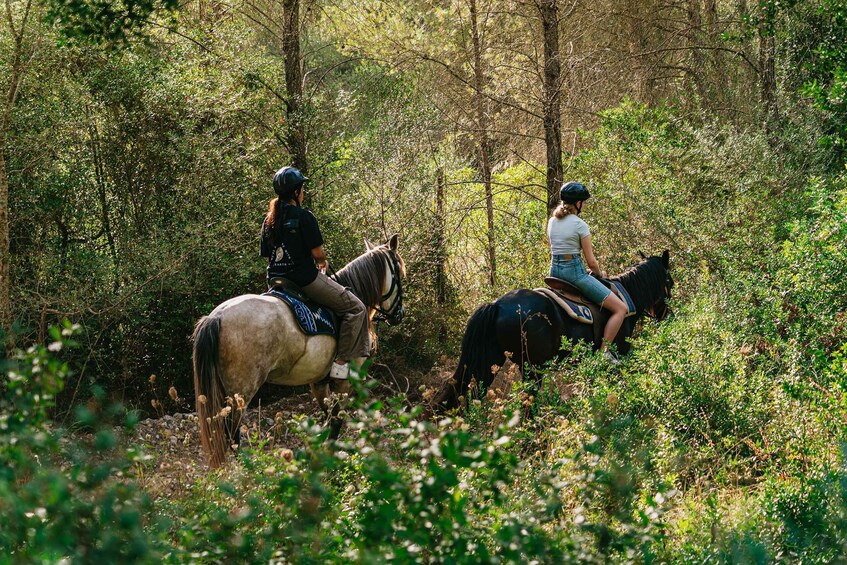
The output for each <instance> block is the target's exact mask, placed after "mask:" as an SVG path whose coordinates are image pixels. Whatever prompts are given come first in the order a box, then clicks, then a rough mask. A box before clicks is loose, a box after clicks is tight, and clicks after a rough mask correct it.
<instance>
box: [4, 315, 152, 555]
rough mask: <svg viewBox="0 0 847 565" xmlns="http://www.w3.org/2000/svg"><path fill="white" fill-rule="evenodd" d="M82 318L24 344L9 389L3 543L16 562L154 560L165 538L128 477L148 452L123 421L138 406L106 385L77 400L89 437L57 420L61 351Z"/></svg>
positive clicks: (63, 369) (64, 372) (129, 420)
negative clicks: (133, 443)
mask: <svg viewBox="0 0 847 565" xmlns="http://www.w3.org/2000/svg"><path fill="white" fill-rule="evenodd" d="M76 331H77V328H76V327H75V326H71V325H70V324H68V323H66V324H65V325H64V327H63V328H62V329H61V331H60V330H59V329H58V328H52V329H51V330H50V335H51V338H52V340H53V341H52V342H51V343H50V345H48V346H46V347H44V346H40V345H39V346H33V347H31V348H30V349H28V350H27V351H26V352H24V353H19V354H17V355H16V356H15V357H14V358H13V359H12V360H11V365H10V367H9V368H8V369H7V371H6V373H5V379H4V382H3V391H4V394H3V395H2V397H0V523H2V524H3V527H2V528H0V547H2V548H3V552H2V553H3V556H4V557H3V559H4V560H5V559H9V560H11V561H13V562H18V563H19V562H57V561H60V560H63V559H69V560H71V561H74V562H77V561H85V562H92V561H102V562H107V563H117V562H122V563H125V562H134V561H153V560H156V559H158V558H159V553H158V551H157V544H156V543H155V542H154V540H153V539H152V538H151V537H150V535H149V534H148V532H147V530H146V529H145V528H148V527H150V526H151V525H155V515H154V514H153V513H152V512H151V508H152V507H151V502H150V500H149V498H148V497H147V496H146V495H145V494H144V493H143V492H141V491H140V490H139V488H138V487H137V485H135V484H133V483H132V482H125V481H123V480H121V477H122V476H123V475H124V474H125V473H126V472H127V471H128V470H129V469H130V467H131V466H132V465H133V464H134V463H135V462H137V461H140V460H141V455H140V454H139V453H137V452H134V451H132V450H130V451H127V450H126V449H125V447H124V446H122V445H121V443H120V438H119V435H118V434H116V433H115V431H114V430H113V425H115V424H117V425H118V426H120V427H122V428H124V429H127V430H128V429H131V428H132V426H133V425H134V423H135V421H136V416H135V415H134V414H132V413H127V412H126V411H125V410H123V409H122V408H121V407H120V406H117V405H108V404H107V403H105V399H104V396H103V395H102V391H100V392H99V393H96V394H95V395H94V397H93V398H92V399H91V400H90V401H89V402H88V403H87V404H84V405H80V406H79V407H77V410H76V420H75V421H76V424H75V425H76V427H77V428H78V429H79V430H80V431H84V438H83V439H74V438H71V437H68V436H67V435H66V434H65V432H64V430H62V429H61V428H60V427H58V426H57V425H56V423H55V422H51V421H50V419H49V411H50V409H51V408H52V407H53V405H54V404H53V403H54V399H55V395H56V394H57V393H58V392H59V391H61V389H62V387H63V386H64V383H65V381H66V379H67V377H68V375H69V374H70V369H69V367H68V365H67V364H66V363H63V362H62V361H60V360H58V358H57V355H58V354H59V353H60V352H62V351H63V350H64V349H65V348H68V347H73V346H74V345H75V343H74V341H73V340H72V335H73V334H74V333H76Z"/></svg>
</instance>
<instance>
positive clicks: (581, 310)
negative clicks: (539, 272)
mask: <svg viewBox="0 0 847 565" xmlns="http://www.w3.org/2000/svg"><path fill="white" fill-rule="evenodd" d="M535 292H540V293H541V294H543V295H545V296H547V297H548V298H550V299H551V300H552V301H553V302H555V303H556V304H558V305H559V307H561V308H562V310H564V311H565V312H567V314H568V316H570V317H571V318H573V319H574V320H576V321H578V322H582V323H583V324H590V325H593V324H594V313H593V312H592V311H591V310H592V309H591V307H590V306H589V305H588V304H587V303H583V302H577V301H575V300H571V298H570V297H569V296H568V295H567V294H565V293H563V292H561V291H558V290H553V289H550V288H536V289H535ZM583 300H584V299H583Z"/></svg>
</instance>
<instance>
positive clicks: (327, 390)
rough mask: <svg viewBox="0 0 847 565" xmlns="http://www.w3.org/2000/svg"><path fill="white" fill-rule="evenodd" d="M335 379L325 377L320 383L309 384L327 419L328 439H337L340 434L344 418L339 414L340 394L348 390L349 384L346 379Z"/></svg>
mask: <svg viewBox="0 0 847 565" xmlns="http://www.w3.org/2000/svg"><path fill="white" fill-rule="evenodd" d="M331 381H337V379H325V380H324V381H322V382H320V383H315V384H312V385H310V388H311V389H312V396H314V397H315V400H316V401H317V402H318V405H320V407H321V410H323V412H324V415H326V416H327V417H328V419H329V439H333V440H334V439H338V436H339V435H341V427H342V426H343V424H344V420H343V419H342V418H341V417H340V416H339V414H340V413H341V395H342V394H344V393H346V392H348V391H349V390H350V384H349V383H348V382H347V381H340V382H331Z"/></svg>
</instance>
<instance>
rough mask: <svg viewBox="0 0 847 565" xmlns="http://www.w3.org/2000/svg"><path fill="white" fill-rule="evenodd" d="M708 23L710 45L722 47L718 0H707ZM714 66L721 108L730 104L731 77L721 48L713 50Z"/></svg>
mask: <svg viewBox="0 0 847 565" xmlns="http://www.w3.org/2000/svg"><path fill="white" fill-rule="evenodd" d="M706 23H707V24H708V26H709V46H710V47H720V46H721V44H722V43H723V39H722V38H721V28H720V21H719V18H718V2H717V0H706ZM711 53H712V67H713V68H714V72H715V96H716V99H717V102H718V104H719V105H720V107H721V108H724V109H726V108H728V106H729V94H728V93H729V89H730V84H729V77H728V76H727V72H726V70H727V63H726V57H725V55H726V53H724V52H723V51H721V50H720V49H713V50H712V52H711Z"/></svg>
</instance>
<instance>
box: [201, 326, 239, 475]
mask: <svg viewBox="0 0 847 565" xmlns="http://www.w3.org/2000/svg"><path fill="white" fill-rule="evenodd" d="M192 339H193V340H194V355H193V361H194V395H195V400H196V405H197V421H198V422H199V424H200V443H201V444H202V445H203V450H204V451H205V452H206V457H207V459H208V462H209V466H210V467H212V468H213V469H214V468H217V467H220V466H221V465H223V464H224V462H225V461H226V450H227V437H226V431H225V429H224V421H225V420H226V419H227V417H228V416H229V414H226V413H225V412H224V411H225V406H226V402H225V398H224V397H225V394H224V387H223V383H222V382H221V375H220V371H219V367H218V358H219V357H218V356H219V353H220V344H221V319H220V318H219V317H217V316H214V317H213V316H203V317H202V318H200V320H199V321H198V322H197V325H196V326H195V327H194V334H193V336H192ZM226 408H229V410H232V406H226Z"/></svg>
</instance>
